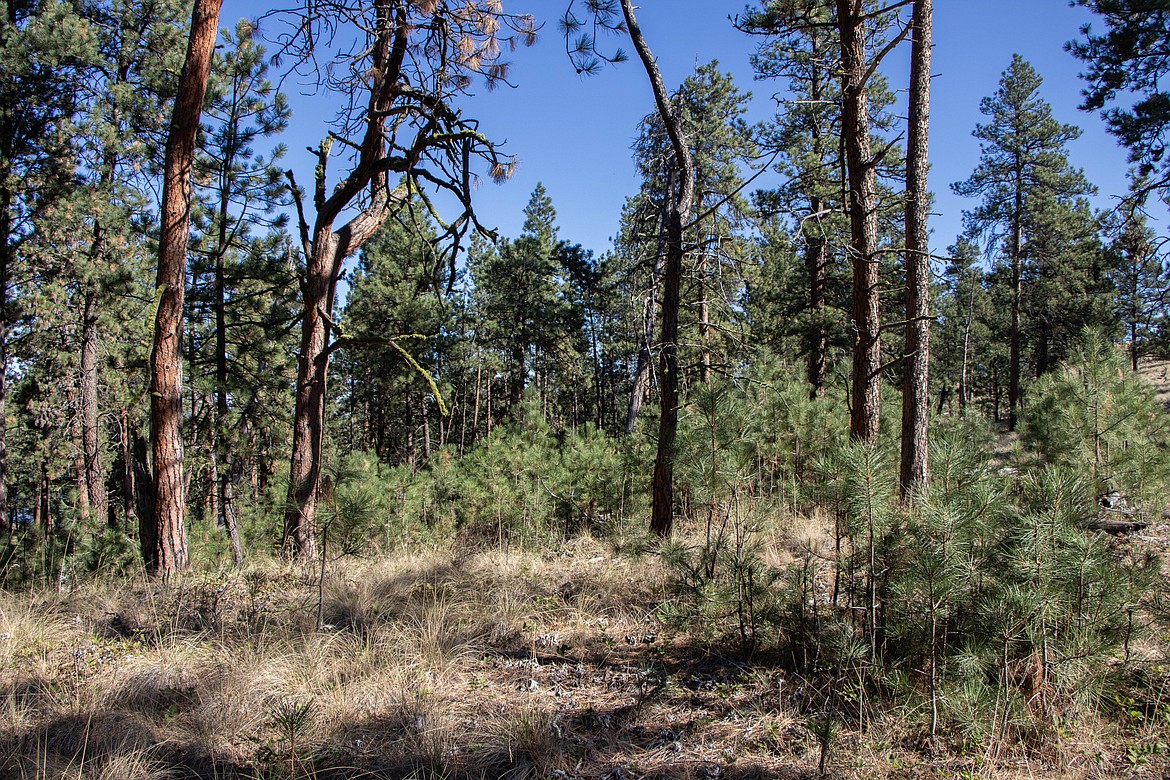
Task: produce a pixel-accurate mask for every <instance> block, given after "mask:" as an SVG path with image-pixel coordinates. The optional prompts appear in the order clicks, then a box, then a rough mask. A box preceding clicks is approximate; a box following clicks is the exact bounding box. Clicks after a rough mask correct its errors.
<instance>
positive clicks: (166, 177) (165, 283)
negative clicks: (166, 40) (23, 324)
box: [139, 0, 222, 578]
mask: <svg viewBox="0 0 1170 780" xmlns="http://www.w3.org/2000/svg"><path fill="white" fill-rule="evenodd" d="M221 4H222V0H195V5H194V8H193V9H192V11H191V32H190V38H189V40H188V43H187V56H186V58H185V59H184V60H183V71H182V73H181V74H180V75H179V88H178V93H177V96H176V98H175V104H174V106H173V108H172V109H171V124H170V130H169V131H168V133H167V144H166V161H165V163H164V169H163V192H162V202H161V207H160V212H161V220H162V222H161V225H160V230H159V246H158V275H157V277H156V290H157V295H158V299H159V304H158V309H157V311H156V312H155V318H154V340H153V350H152V352H151V361H150V443H151V464H152V469H151V475H152V478H153V481H154V491H153V494H154V497H153V501H152V511H151V515H152V517H151V518H150V520H149V521H144V522H143V524H142V527H141V537H140V539H139V542H140V544H141V546H142V557H143V559H144V561H145V562H146V568H147V570H148V571H150V572H151V573H152V574H160V575H161V576H163V577H164V578H165V577H169V576H171V575H173V574H175V573H177V572H180V571H183V570H184V569H186V568H187V566H188V565H189V563H190V558H189V552H188V550H187V529H186V502H185V494H186V482H185V480H184V477H183V435H182V385H183V359H182V358H183V354H182V347H183V292H184V289H185V287H186V272H187V242H188V230H189V227H190V219H191V201H192V197H191V168H192V162H193V161H194V157H195V140H196V135H197V134H198V130H199V115H200V112H201V111H202V108H203V97H204V94H205V93H206V90H207V79H208V75H209V74H210V72H211V58H212V54H213V52H214V49H215V39H216V35H217V33H218V30H219V26H218V25H219V9H220V6H221ZM144 520H145V519H144Z"/></svg>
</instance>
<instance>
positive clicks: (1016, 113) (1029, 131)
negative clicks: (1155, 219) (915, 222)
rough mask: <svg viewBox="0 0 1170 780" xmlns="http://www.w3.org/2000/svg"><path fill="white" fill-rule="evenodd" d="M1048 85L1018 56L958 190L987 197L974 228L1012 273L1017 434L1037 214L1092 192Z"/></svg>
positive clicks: (973, 216)
mask: <svg viewBox="0 0 1170 780" xmlns="http://www.w3.org/2000/svg"><path fill="white" fill-rule="evenodd" d="M1041 83H1042V79H1041V78H1040V75H1039V74H1038V73H1036V70H1035V69H1034V68H1033V67H1032V66H1031V65H1030V64H1029V63H1028V62H1027V61H1026V60H1024V58H1023V57H1021V56H1020V55H1018V54H1016V55H1013V57H1012V62H1011V64H1010V65H1009V66H1008V69H1007V70H1006V71H1004V74H1003V76H1002V78H1001V79H1000V82H999V89H998V90H997V91H996V93H995V95H994V96H991V97H986V98H984V99H983V101H982V102H981V103H980V108H979V110H980V111H981V112H982V113H983V115H984V116H986V117H988V119H989V121H988V123H987V124H980V125H977V126H976V128H975V131H974V133H973V135H974V136H975V137H976V138H978V139H979V140H980V141H981V143H980V150H981V153H980V158H979V165H978V167H977V168H976V169H975V171H974V172H973V173H972V174H971V177H970V178H969V179H967V180H966V181H963V182H958V183H956V184H953V185H952V188H953V189H954V191H955V192H956V193H958V194H959V195H962V196H964V197H969V198H976V197H977V198H981V199H982V201H981V203H980V205H979V206H977V207H976V208H975V209H974V210H973V211H969V212H966V213H965V215H964V220H965V223H966V226H967V229H968V230H969V231H970V232H971V233H972V234H973V235H979V236H983V237H984V238H986V239H987V240H988V246H989V247H998V248H1000V249H1001V250H1002V254H1003V256H1004V259H1005V261H1006V263H1007V265H1008V268H1009V270H1010V312H1011V322H1010V331H1009V336H1008V341H1009V343H1008V348H1009V358H1008V360H1009V366H1008V424H1009V426H1010V427H1011V428H1013V429H1014V428H1015V425H1016V420H1017V413H1018V411H1019V408H1020V402H1021V395H1020V359H1021V349H1022V342H1023V331H1022V329H1021V322H1022V320H1021V316H1022V307H1023V291H1024V288H1023V283H1024V259H1025V257H1024V248H1025V244H1026V238H1027V237H1026V230H1027V227H1028V221H1029V218H1030V214H1031V213H1032V212H1031V211H1030V210H1031V209H1032V208H1033V206H1034V205H1038V199H1040V198H1043V197H1051V198H1057V199H1063V200H1068V199H1072V198H1075V197H1077V196H1079V195H1082V194H1085V193H1087V192H1089V191H1090V189H1091V188H1090V187H1089V185H1088V183H1087V182H1086V181H1085V178H1084V175H1083V174H1082V173H1081V171H1080V170H1078V169H1074V168H1073V167H1072V166H1071V165H1070V164H1069V161H1068V156H1067V152H1066V150H1065V144H1066V143H1068V142H1069V141H1071V140H1073V139H1075V138H1077V137H1079V136H1080V133H1081V131H1080V130H1079V129H1078V128H1077V127H1075V126H1073V125H1066V124H1062V123H1060V122H1058V121H1057V120H1056V119H1055V118H1054V117H1053V116H1052V107H1051V106H1050V105H1049V104H1048V103H1047V102H1045V101H1044V99H1043V98H1041V97H1040V95H1039V89H1040V85H1041ZM1001 244H1002V246H1000V245H1001Z"/></svg>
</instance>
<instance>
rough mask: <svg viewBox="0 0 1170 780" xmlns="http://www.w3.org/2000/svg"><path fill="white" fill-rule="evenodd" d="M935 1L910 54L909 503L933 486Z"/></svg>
mask: <svg viewBox="0 0 1170 780" xmlns="http://www.w3.org/2000/svg"><path fill="white" fill-rule="evenodd" d="M933 6H934V4H933V2H932V0H915V1H914V12H913V18H912V24H913V30H914V32H913V39H912V44H911V50H910V115H909V117H908V118H907V124H908V128H907V137H906V257H905V268H906V349H905V358H904V361H903V370H902V457H901V466H900V469H899V487H900V489H901V495H902V497H903V499H905V498H906V496H908V495H910V494H912V493H914V492H915V491H917V490H921V489H922V488H923V487H924V486H925V485H926V482H927V477H928V474H929V464H928V461H927V424H928V413H929V408H930V388H929V372H930V246H929V243H928V241H929V237H930V233H929V231H928V230H927V224H926V223H927V213H928V211H929V209H930V191H929V189H928V187H927V183H926V174H927V170H928V167H929V166H928V135H929V127H930V59H931V57H930V55H931V52H930V49H931V40H932V35H931V27H932V18H933Z"/></svg>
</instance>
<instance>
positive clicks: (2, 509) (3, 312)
mask: <svg viewBox="0 0 1170 780" xmlns="http://www.w3.org/2000/svg"><path fill="white" fill-rule="evenodd" d="M7 167H8V166H7V164H6V163H3V162H0V180H7V170H6V169H7ZM12 240H13V236H12V191H11V190H9V189H8V188H7V187H4V188H0V532H3V533H7V532H8V531H9V530H11V527H12V524H11V518H9V516H8V436H7V431H8V418H7V416H6V414H5V404H6V402H7V399H8V325H9V322H8V321H9V317H10V313H9V300H8V285H9V283H10V279H11V273H12V261H13V251H12Z"/></svg>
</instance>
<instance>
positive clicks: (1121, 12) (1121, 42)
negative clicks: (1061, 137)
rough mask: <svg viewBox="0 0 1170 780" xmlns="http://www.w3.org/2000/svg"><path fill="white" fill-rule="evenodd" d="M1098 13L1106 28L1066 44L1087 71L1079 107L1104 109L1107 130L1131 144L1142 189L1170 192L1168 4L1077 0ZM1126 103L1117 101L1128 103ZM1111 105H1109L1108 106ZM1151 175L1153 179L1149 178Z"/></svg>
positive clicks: (1158, 0) (1136, 0) (1089, 29)
mask: <svg viewBox="0 0 1170 780" xmlns="http://www.w3.org/2000/svg"><path fill="white" fill-rule="evenodd" d="M1074 2H1075V4H1076V5H1079V6H1083V7H1085V8H1088V9H1089V10H1090V11H1092V12H1094V13H1096V14H1098V15H1099V16H1100V17H1101V18H1102V21H1103V22H1104V23H1105V32H1104V33H1103V34H1101V35H1097V34H1094V31H1093V28H1092V26H1091V25H1085V26H1084V27H1082V28H1081V34H1082V35H1083V36H1084V40H1080V41H1071V42H1070V43H1069V44H1068V46H1067V48H1068V50H1069V51H1071V52H1072V53H1073V55H1074V56H1075V57H1077V58H1078V59H1080V60H1081V61H1083V62H1084V63H1085V64H1086V66H1087V68H1088V70H1086V71H1085V72H1084V73H1083V74H1081V76H1082V78H1084V79H1085V81H1086V82H1087V84H1088V86H1087V87H1086V89H1085V92H1084V95H1085V101H1084V103H1083V104H1082V106H1081V108H1083V109H1084V110H1086V111H1098V110H1100V111H1102V114H1103V115H1104V117H1105V122H1106V125H1107V126H1108V128H1109V132H1110V133H1112V134H1113V135H1115V136H1117V138H1118V140H1119V141H1121V143H1122V144H1123V145H1124V146H1125V147H1127V148H1128V149H1129V155H1130V161H1131V162H1134V163H1137V164H1138V168H1139V174H1140V175H1141V176H1142V177H1143V180H1142V191H1143V192H1147V193H1148V192H1150V191H1157V192H1159V193H1161V195H1162V197H1163V198H1166V197H1167V194H1168V193H1170V160H1168V159H1166V156H1165V151H1166V145H1167V143H1170V92H1167V90H1166V87H1165V77H1166V75H1167V74H1168V73H1170V58H1167V57H1166V55H1165V51H1166V49H1167V46H1170V5H1168V4H1167V3H1166V2H1165V0H1074ZM1130 100H1132V101H1133V102H1132V104H1131V105H1129V106H1128V107H1127V106H1124V105H1117V104H1118V103H1123V102H1129V101H1130ZM1107 106H1111V107H1109V108H1106V107H1107ZM1145 177H1150V178H1145Z"/></svg>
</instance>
